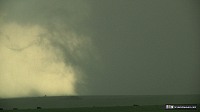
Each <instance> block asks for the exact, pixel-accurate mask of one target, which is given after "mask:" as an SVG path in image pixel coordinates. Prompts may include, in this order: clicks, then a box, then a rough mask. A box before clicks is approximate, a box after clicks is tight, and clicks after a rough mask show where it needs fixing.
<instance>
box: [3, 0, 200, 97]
mask: <svg viewBox="0 0 200 112" xmlns="http://www.w3.org/2000/svg"><path fill="white" fill-rule="evenodd" d="M199 5H200V2H199V1H197V0H191V1H187V0H174V1H168V0H163V1H160V0H153V1H147V0H145V1H139V0H100V1H97V0H48V1H46V0H43V1H39V0H19V1H7V0H2V1H1V2H0V16H1V19H0V22H1V23H2V24H7V23H12V22H14V23H16V24H18V25H21V26H34V25H38V26H40V27H41V29H45V31H43V33H40V34H39V35H38V37H39V39H38V40H37V42H36V43H37V44H38V45H43V46H44V48H45V49H48V47H49V46H48V45H51V47H52V46H53V48H54V49H52V51H55V52H53V53H54V54H55V53H57V52H58V54H59V55H61V57H62V58H60V57H59V59H61V60H62V62H64V63H65V64H66V65H69V66H68V67H73V68H74V71H76V70H77V71H76V72H77V74H79V73H80V74H85V75H84V76H85V77H84V78H83V79H85V80H79V81H80V82H81V81H83V82H84V81H85V82H86V84H85V85H83V84H82V83H77V84H76V89H77V93H79V94H84V95H85V94H87V95H96V94H104V95H105V94H199V93H200V89H198V86H199V78H200V77H199V73H200V71H199V67H200V63H199V62H200V59H199V57H200V52H199V48H200V46H199V45H200V43H199V42H200V39H199V36H200V33H199V28H200V22H199V20H200V16H199V13H200V11H199ZM40 27H39V29H40ZM36 29H37V28H36ZM71 37H72V38H71ZM45 39H47V40H49V42H50V44H42V43H45V42H46V41H45ZM26 45H27V44H26ZM51 47H50V49H51ZM25 49H26V48H25ZM57 50H58V51H57ZM45 53H46V52H45ZM47 53H48V52H47ZM53 56H54V55H53ZM55 57H56V56H55ZM97 60H98V61H97ZM81 76H82V75H81ZM81 76H80V77H81ZM32 90H35V89H34V88H33V89H32ZM38 92H39V91H37V92H33V93H36V94H38Z"/></svg>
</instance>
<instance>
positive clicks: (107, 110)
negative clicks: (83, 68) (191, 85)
mask: <svg viewBox="0 0 200 112" xmlns="http://www.w3.org/2000/svg"><path fill="white" fill-rule="evenodd" d="M0 112H200V110H199V109H197V110H165V109H164V107H163V106H161V105H149V106H148V105H145V106H112V107H76V108H52V109H44V108H41V109H17V110H2V111H0Z"/></svg>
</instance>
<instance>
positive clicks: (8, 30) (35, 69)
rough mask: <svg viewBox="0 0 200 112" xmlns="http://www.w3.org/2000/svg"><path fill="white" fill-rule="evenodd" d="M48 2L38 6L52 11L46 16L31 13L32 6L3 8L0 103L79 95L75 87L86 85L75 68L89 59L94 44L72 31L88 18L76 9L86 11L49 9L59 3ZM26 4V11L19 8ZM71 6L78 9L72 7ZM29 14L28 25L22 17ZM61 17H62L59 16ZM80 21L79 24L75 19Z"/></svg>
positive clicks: (32, 10)
mask: <svg viewBox="0 0 200 112" xmlns="http://www.w3.org/2000/svg"><path fill="white" fill-rule="evenodd" d="M9 2H10V1H9ZM49 2H52V4H51V3H50V5H46V4H45V3H40V5H39V6H38V7H41V8H42V7H45V8H49V10H44V12H43V13H41V12H39V11H37V8H38V7H36V8H33V9H28V6H31V4H33V3H32V1H29V2H27V1H26V2H19V3H17V5H16V7H18V8H19V9H18V10H14V8H13V10H12V9H11V11H10V10H8V11H7V10H6V8H4V9H5V10H3V12H4V13H2V14H3V15H0V16H1V23H2V25H1V26H0V62H1V63H0V88H1V89H0V97H2V98H8V97H25V96H43V95H49V96H58V95H76V94H78V93H77V84H78V83H81V82H84V78H83V73H82V71H81V69H80V67H79V66H78V65H77V64H74V63H73V62H78V61H80V60H84V59H85V58H87V56H88V53H89V52H90V51H91V49H92V47H93V46H92V41H91V38H89V37H87V36H85V35H81V34H80V33H77V32H76V30H74V29H73V28H72V27H73V25H74V24H75V23H74V22H80V19H81V17H82V19H83V18H84V14H82V13H80V12H79V11H77V9H76V8H80V7H81V8H83V7H82V6H79V5H78V7H72V6H71V7H68V8H65V7H64V9H62V8H63V7H58V6H59V5H62V4H63V3H58V5H56V6H55V7H53V8H50V6H51V5H55V4H53V2H55V1H49ZM11 3H12V2H11ZM22 4H23V5H24V8H21V7H20V6H21V5H22ZM41 4H42V5H41ZM67 4H68V6H70V5H69V4H72V5H73V4H74V3H71V2H69V1H68V2H67ZM7 5H9V3H8V4H5V6H7ZM12 5H13V3H12ZM14 7H15V5H14ZM60 8H61V9H60ZM22 9H23V10H22ZM25 9H28V10H30V12H31V14H30V15H31V17H32V18H29V17H28V19H29V20H26V21H24V18H23V17H22V16H27V15H29V14H28V12H24V13H25V14H24V13H23V11H24V10H25ZM81 10H82V9H81ZM34 11H36V12H34ZM87 11H88V9H87V10H86V12H87ZM52 12H54V13H55V15H54V16H56V17H54V18H53V19H48V18H49V17H48V18H47V17H46V16H50V17H53V15H52ZM59 12H60V13H63V14H61V15H60V14H57V13H59ZM64 12H67V15H64V14H65V13H64ZM75 12H79V13H78V14H75ZM84 12H85V11H84ZM86 12H85V13H86ZM13 13H16V14H15V16H13V15H12V14H13ZM26 13H27V14H26ZM17 14H18V15H17ZM86 14H87V13H86ZM74 15H75V16H74ZM77 17H79V19H78V20H77V19H73V18H77ZM6 18H7V19H6ZM67 18H69V19H68V20H66V21H67V22H65V21H64V20H65V19H67ZM35 19H36V20H35ZM23 21H24V22H23ZM53 21H55V22H54V23H52V22H53ZM70 22H71V23H73V24H71V23H70Z"/></svg>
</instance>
